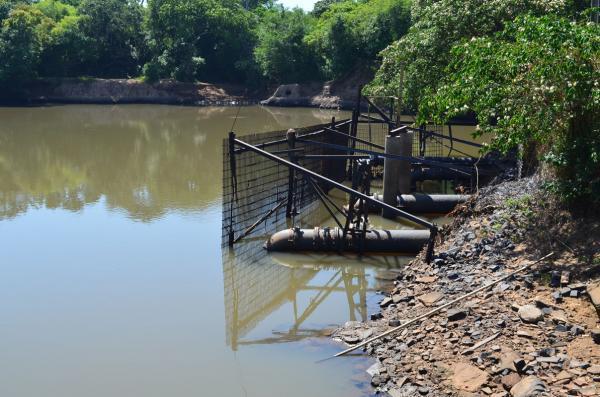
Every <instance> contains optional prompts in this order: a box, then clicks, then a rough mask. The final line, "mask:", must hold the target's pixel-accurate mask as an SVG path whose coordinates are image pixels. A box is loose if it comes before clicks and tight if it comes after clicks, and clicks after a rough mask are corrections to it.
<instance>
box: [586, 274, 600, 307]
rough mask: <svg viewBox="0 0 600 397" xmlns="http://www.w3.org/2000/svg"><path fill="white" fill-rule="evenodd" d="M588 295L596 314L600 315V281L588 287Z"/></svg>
mask: <svg viewBox="0 0 600 397" xmlns="http://www.w3.org/2000/svg"><path fill="white" fill-rule="evenodd" d="M587 293H588V295H589V297H590V300H591V301H592V304H593V305H594V307H595V308H596V312H597V313H600V281H596V282H594V283H590V284H589V285H588V286H587Z"/></svg>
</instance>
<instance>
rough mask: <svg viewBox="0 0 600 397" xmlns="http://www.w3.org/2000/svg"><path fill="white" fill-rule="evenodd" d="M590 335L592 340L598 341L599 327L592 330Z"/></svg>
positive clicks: (599, 336) (599, 337) (599, 338)
mask: <svg viewBox="0 0 600 397" xmlns="http://www.w3.org/2000/svg"><path fill="white" fill-rule="evenodd" d="M591 335H592V340H593V341H594V342H595V343H600V329H594V330H592V332H591Z"/></svg>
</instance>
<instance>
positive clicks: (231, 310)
mask: <svg viewBox="0 0 600 397" xmlns="http://www.w3.org/2000/svg"><path fill="white" fill-rule="evenodd" d="M261 237H262V236H261ZM261 243H262V240H261V239H256V240H250V241H246V242H245V243H242V244H239V245H236V247H235V249H230V248H224V250H223V253H224V256H223V282H224V294H225V296H224V301H225V319H226V342H227V344H228V345H229V346H230V347H231V349H232V350H238V348H239V347H240V346H243V345H255V344H273V343H286V342H292V341H297V340H300V339H303V338H308V337H316V336H323V335H324V334H326V333H327V329H328V328H329V327H332V326H337V325H339V324H340V323H341V322H343V321H347V320H350V321H366V320H367V319H368V314H369V311H370V310H369V309H374V304H376V299H377V298H376V296H374V293H375V292H376V291H381V290H385V289H387V288H389V287H390V286H391V282H392V280H394V279H395V277H396V276H397V275H398V273H397V272H398V271H399V270H398V269H401V268H402V267H403V266H404V265H405V264H406V263H408V261H409V260H410V259H411V257H403V256H383V255H382V256H369V257H358V256H355V255H343V256H342V255H327V254H316V253H312V254H311V253H303V254H285V253H271V254H267V253H266V251H264V250H262V248H261V246H260V245H261ZM332 295H337V298H334V297H332ZM369 298H375V299H371V304H370V305H369ZM328 300H333V301H335V311H334V312H332V311H331V309H330V308H327V307H325V308H321V310H322V313H321V315H315V312H317V310H319V309H320V307H321V306H323V305H325V306H326V305H327V301H328ZM344 310H346V313H347V314H344V313H343V312H344ZM276 312H279V313H277V314H275V317H282V318H283V320H281V321H282V323H281V324H280V327H279V328H278V329H262V330H255V329H256V328H260V323H261V322H262V321H263V320H265V319H266V318H267V317H269V316H271V315H273V314H274V313H276ZM323 315H324V316H325V317H323ZM327 316H329V317H327ZM273 322H274V320H273V319H270V321H269V323H271V324H272V323H273ZM253 331H255V332H253Z"/></svg>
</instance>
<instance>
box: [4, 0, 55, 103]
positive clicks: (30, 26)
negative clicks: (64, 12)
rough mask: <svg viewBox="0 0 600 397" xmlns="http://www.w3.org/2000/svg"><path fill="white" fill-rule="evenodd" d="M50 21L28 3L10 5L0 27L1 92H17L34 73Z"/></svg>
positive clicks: (50, 25) (51, 23)
mask: <svg viewBox="0 0 600 397" xmlns="http://www.w3.org/2000/svg"><path fill="white" fill-rule="evenodd" d="M52 25H53V21H52V20H51V19H50V18H48V17H46V16H45V15H44V14H42V12H41V11H39V10H37V9H36V8H34V7H32V6H28V5H18V6H16V7H15V8H13V9H12V10H11V11H10V13H9V15H8V17H7V18H6V19H4V20H3V21H2V28H1V30H0V86H3V91H4V94H10V93H14V92H19V91H20V90H21V89H22V86H23V84H25V83H26V82H27V81H29V80H30V79H31V78H34V77H36V75H37V67H38V65H39V60H40V54H41V52H42V50H43V48H44V46H45V44H46V43H47V41H48V37H49V36H48V32H49V30H50V29H51V27H52Z"/></svg>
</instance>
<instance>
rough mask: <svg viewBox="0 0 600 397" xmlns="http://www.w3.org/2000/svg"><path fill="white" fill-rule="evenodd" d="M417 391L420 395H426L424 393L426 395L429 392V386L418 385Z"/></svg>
mask: <svg viewBox="0 0 600 397" xmlns="http://www.w3.org/2000/svg"><path fill="white" fill-rule="evenodd" d="M417 391H418V392H419V394H420V395H422V396H426V395H428V394H429V388H428V387H425V386H423V387H419V388H418V389H417Z"/></svg>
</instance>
